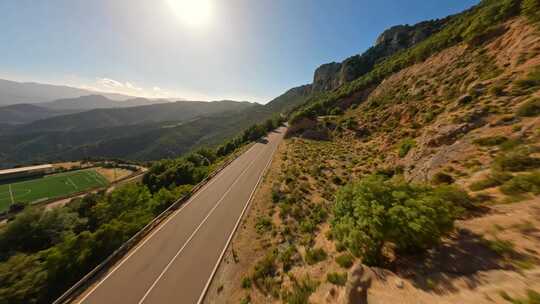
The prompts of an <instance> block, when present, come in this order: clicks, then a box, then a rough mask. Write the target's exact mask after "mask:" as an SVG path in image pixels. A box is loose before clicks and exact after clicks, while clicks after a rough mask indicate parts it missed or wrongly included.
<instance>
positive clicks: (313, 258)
mask: <svg viewBox="0 0 540 304" xmlns="http://www.w3.org/2000/svg"><path fill="white" fill-rule="evenodd" d="M326 257H327V255H326V252H325V251H324V249H322V248H317V249H307V250H306V256H305V260H306V263H307V264H308V265H314V264H317V263H319V262H321V261H324V260H326Z"/></svg>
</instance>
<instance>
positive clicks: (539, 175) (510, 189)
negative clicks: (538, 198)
mask: <svg viewBox="0 0 540 304" xmlns="http://www.w3.org/2000/svg"><path fill="white" fill-rule="evenodd" d="M501 192H502V193H504V194H507V195H515V194H522V193H527V192H532V193H534V194H535V195H537V194H540V172H533V173H530V174H520V175H516V176H514V177H513V178H512V179H511V180H509V181H507V182H506V183H505V184H504V185H502V186H501Z"/></svg>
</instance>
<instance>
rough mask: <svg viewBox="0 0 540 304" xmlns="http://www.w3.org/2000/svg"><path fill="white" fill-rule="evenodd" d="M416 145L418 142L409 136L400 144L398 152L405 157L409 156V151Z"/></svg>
mask: <svg viewBox="0 0 540 304" xmlns="http://www.w3.org/2000/svg"><path fill="white" fill-rule="evenodd" d="M415 145H416V142H415V141H414V140H413V139H411V138H407V139H405V140H403V141H402V142H401V143H400V144H399V152H398V154H399V157H401V158H403V157H405V156H407V154H408V153H409V151H410V150H411V149H412V148H414V146H415Z"/></svg>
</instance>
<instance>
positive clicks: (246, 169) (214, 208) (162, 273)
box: [138, 155, 259, 304]
mask: <svg viewBox="0 0 540 304" xmlns="http://www.w3.org/2000/svg"><path fill="white" fill-rule="evenodd" d="M258 156H259V155H257V156H256V157H255V158H254V159H253V161H252V162H251V163H250V164H249V165H248V166H247V167H246V168H244V170H242V172H241V173H240V175H238V177H237V178H236V179H235V180H234V182H233V183H232V184H231V186H230V187H229V189H227V191H225V193H223V195H222V196H221V198H220V199H219V200H218V201H217V203H216V204H215V205H214V207H212V209H211V210H210V212H208V214H207V215H206V216H205V217H204V219H203V220H202V221H201V223H200V224H199V225H198V226H197V228H196V229H195V230H194V231H193V232H192V233H191V235H190V236H189V238H188V239H187V240H186V242H185V243H184V245H182V248H180V250H178V252H176V254H175V255H174V257H173V258H172V259H171V260H170V261H169V263H168V264H167V266H165V268H164V269H163V270H162V271H161V273H160V274H159V276H158V277H157V278H156V279H155V280H154V282H153V283H152V286H150V288H148V290H147V291H146V293H145V294H144V296H143V297H142V298H141V299H140V300H139V302H138V304H142V303H143V302H144V300H146V298H147V297H148V295H149V294H150V292H152V290H153V289H154V287H155V286H156V285H157V283H158V282H159V280H161V278H162V277H163V275H165V273H166V272H167V270H169V267H171V265H172V264H173V263H174V261H175V260H176V258H177V257H178V256H179V255H180V253H182V251H184V248H186V246H187V245H188V244H189V243H190V242H191V240H192V239H193V237H194V236H195V235H196V234H197V232H199V230H200V229H201V227H202V226H203V225H204V223H206V220H208V218H209V217H210V215H212V213H214V210H216V209H217V207H219V205H220V204H221V202H222V201H223V199H224V198H225V197H226V196H227V194H229V192H231V190H232V188H233V187H234V185H236V184H237V183H238V181H239V180H240V178H241V177H242V176H244V173H246V172H247V171H248V169H250V168H251V167H252V166H253V164H254V163H255V161H256V160H257V158H258Z"/></svg>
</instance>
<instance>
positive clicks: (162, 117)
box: [14, 101, 254, 133]
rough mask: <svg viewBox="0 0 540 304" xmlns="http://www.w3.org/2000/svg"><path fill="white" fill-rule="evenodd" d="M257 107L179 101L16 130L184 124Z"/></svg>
mask: <svg viewBox="0 0 540 304" xmlns="http://www.w3.org/2000/svg"><path fill="white" fill-rule="evenodd" d="M252 106H254V104H252V103H249V102H235V101H215V102H204V101H178V102H167V103H161V104H153V105H145V106H138V107H129V108H114V109H95V110H90V111H85V112H79V113H75V114H70V115H63V116H59V117H52V118H48V119H43V120H38V121H35V122H32V123H29V124H26V125H23V126H20V127H18V128H16V129H15V130H14V132H15V133H36V132H37V133H42V132H58V131H62V132H66V131H82V130H88V129H98V128H111V127H119V126H131V125H138V124H152V123H161V122H175V123H181V122H185V121H188V120H191V119H194V118H197V117H199V116H202V115H213V114H216V113H220V112H227V111H241V110H244V109H247V108H250V107H252Z"/></svg>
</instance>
